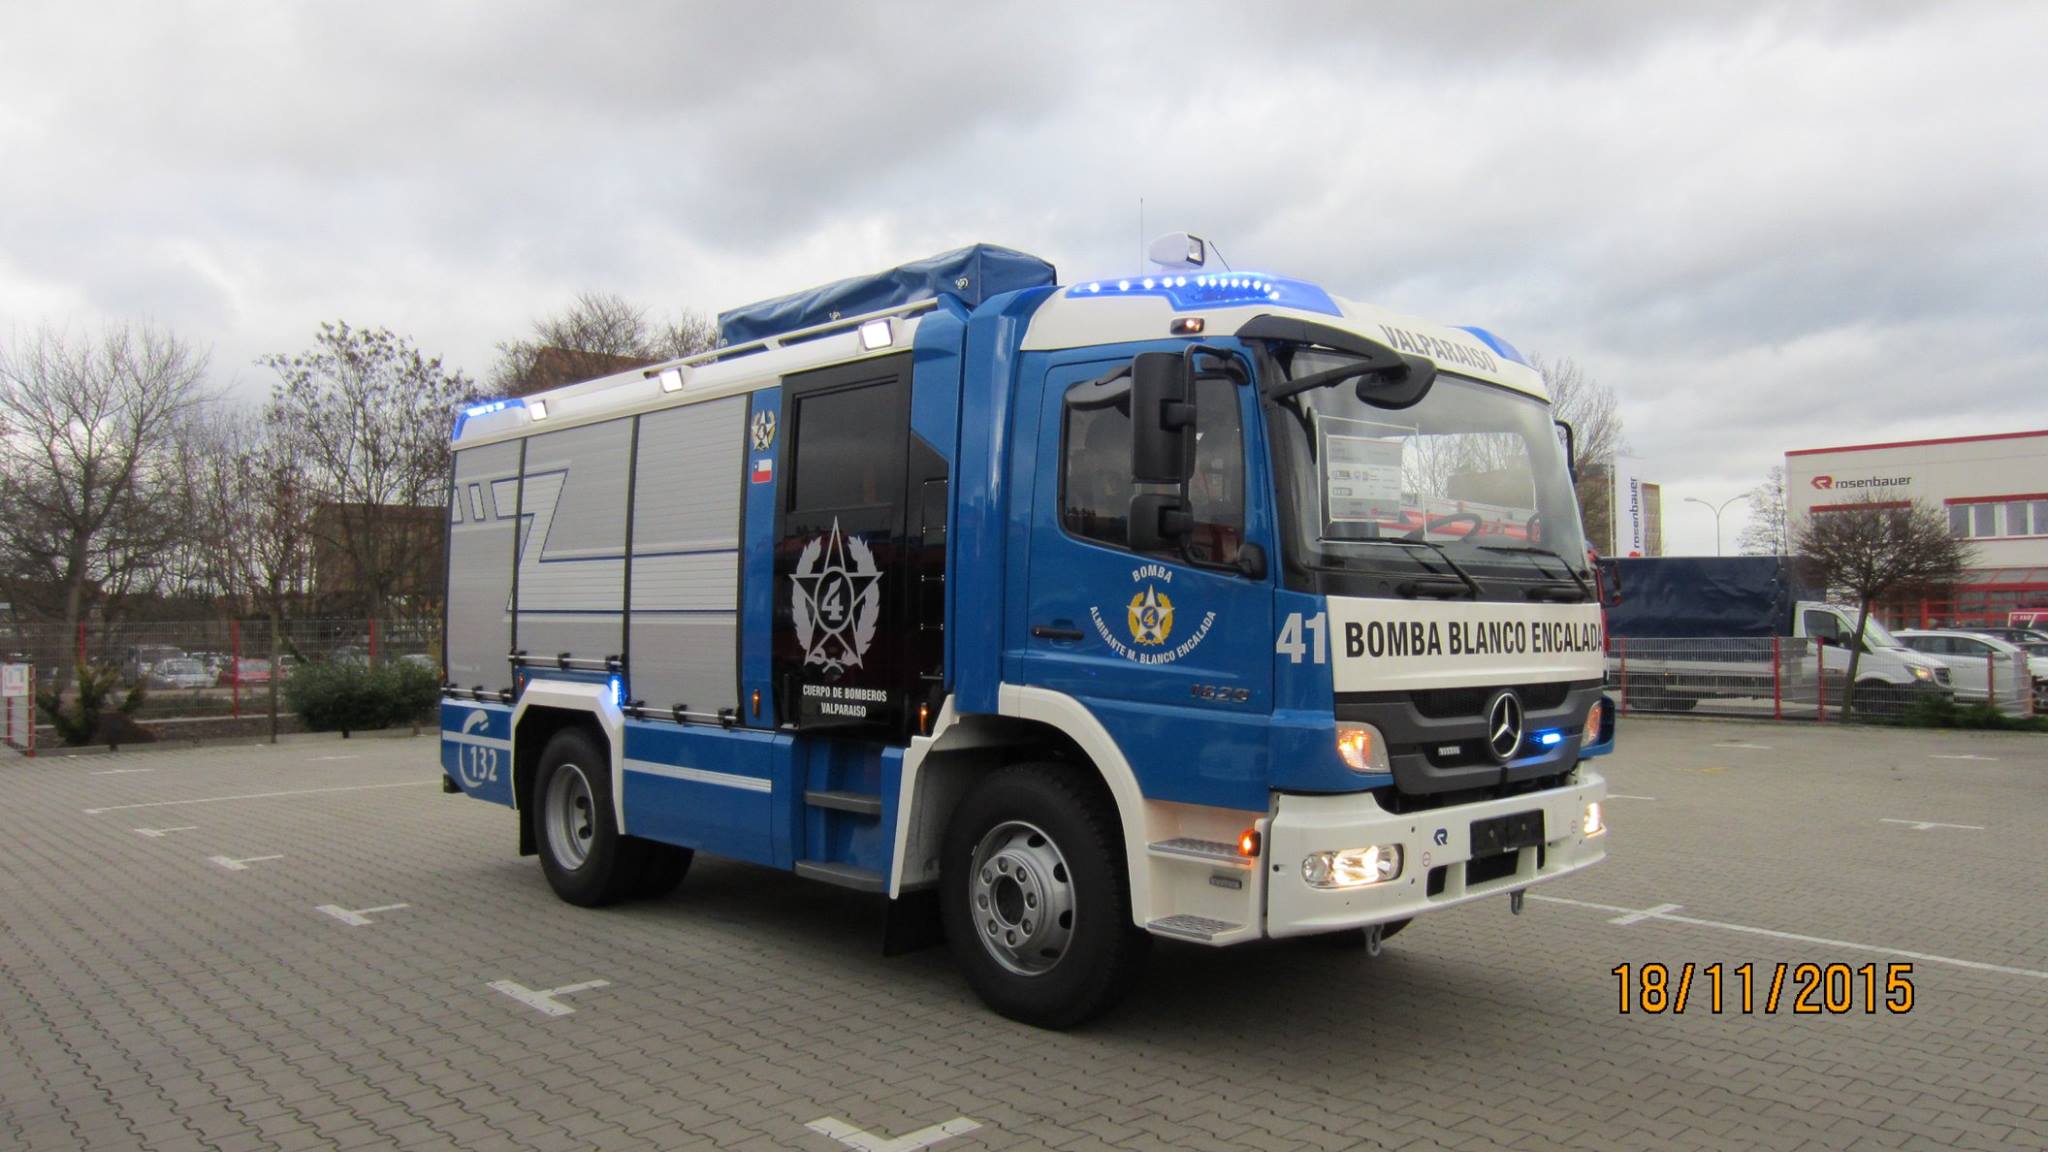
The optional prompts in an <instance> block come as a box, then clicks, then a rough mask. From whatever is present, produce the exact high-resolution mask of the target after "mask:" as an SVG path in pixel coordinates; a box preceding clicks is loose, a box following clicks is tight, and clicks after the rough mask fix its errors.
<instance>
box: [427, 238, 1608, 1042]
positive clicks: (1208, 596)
mask: <svg viewBox="0 0 2048 1152" xmlns="http://www.w3.org/2000/svg"><path fill="white" fill-rule="evenodd" d="M721 328H722V331H723V333H724V335H725V337H726V341H727V343H726V346H725V347H723V348H721V349H720V350H718V351H717V352H715V353H710V354H706V355H703V356H699V357H693V358H688V359H684V360H679V361H676V362H673V363H669V364H663V365H655V366H651V367H649V368H647V369H644V370H635V371H632V372H628V373H622V374H620V375H618V376H615V377H607V378H605V379H603V380H598V381H591V382H588V383H585V384H578V385H571V386H569V387H568V388H564V389H559V390H556V391H554V392H551V393H543V394H539V395H536V396H531V397H525V398H520V399H514V400H508V401H500V402H494V404H491V405H480V406H478V407H477V408H476V409H473V410H472V411H471V412H470V413H469V414H467V415H466V416H465V418H464V420H463V422H462V423H461V425H460V426H459V427H458V429H457V433H456V451H455V469H454V475H453V484H452V491H453V492H454V500H453V503H452V506H451V512H450V517H451V520H450V557H451V558H450V590H449V597H448V602H449V604H450V609H449V612H450V621H449V643H448V645H447V650H448V658H447V659H448V675H447V684H446V686H445V688H444V692H443V697H444V702H443V725H442V726H443V754H442V763H443V769H444V772H445V773H446V775H447V776H448V779H449V786H450V787H451V788H453V789H457V790H460V791H463V792H467V793H469V794H471V795H475V796H478V797H480V798H484V799H489V800H494V801H496V802H498V803H502V804H507V805H510V806H511V807H513V808H514V809H515V810H516V811H517V812H518V814H519V831H520V842H521V848H522V851H527V852H533V853H537V854H539V855H540V856H541V859H542V866H543V870H544V871H545V872H546V873H547V875H548V878H549V880H550V882H551V883H552V884H553V885H554V886H555V888H556V890H557V892H558V893H560V894H561V895H563V897H564V898H565V899H569V900H571V901H572V902H576V903H584V904H605V903H611V902H615V901H617V900H621V899H626V898H630V897H633V896H636V895H646V894H649V893H652V892H658V891H664V890H666V888H668V887H672V886H673V885H674V884H675V883H676V882H677V881H679V880H680V879H681V878H682V875H683V873H684V871H685V870H686V869H687V867H688V863H689V859H690V854H691V853H693V852H695V851H699V850H702V851H710V852H716V853H719V854H721V855H726V856H731V857H736V858H739V859H743V860H750V861H753V862H756V863H760V864H764V865H768V866H773V867H780V868H785V869H789V870H792V871H795V872H796V873H798V874H799V875H803V876H807V877H811V878H813V879H817V880H821V881H825V882H828V883H835V884H841V885H843V886H847V887H852V888H856V889H861V890H866V891H870V892H877V893H880V894H882V895H884V896H886V897H887V898H888V899H889V900H890V901H891V904H890V908H891V917H892V925H891V935H892V936H894V935H895V934H896V932H895V928H896V925H895V921H896V920H897V919H898V918H901V919H904V920H909V919H911V918H912V917H913V915H914V912H915V910H916V909H920V908H924V909H929V910H931V911H933V912H935V913H936V915H937V917H938V920H939V922H940V923H941V924H942V925H943V929H944V935H945V937H946V939H947V941H948V942H949V943H950V945H951V946H952V948H953V951H954V954H955V955H956V957H958V959H959V961H960V963H961V964H962V966H963V968H964V969H965V971H966V973H967V975H968V978H969V980H970V983H971V984H972V985H973V986H974V987H975V989H976V991H977V992H978V993H980V994H981V995H982V996H983V998H984V999H986V1000H987V1001H988V1002H989V1003H990V1004H991V1005H992V1006H994V1007H995V1008H996V1009H997V1010H998V1011H1001V1012H1003V1013H1004V1014H1006V1015H1010V1016H1012V1017H1015V1018H1017V1019H1021V1020H1026V1021H1029V1022H1031V1023H1035V1024H1040V1025H1044V1026H1051V1027H1062V1026H1066V1025H1069V1024H1072V1023H1075V1022H1078V1021H1080V1020H1082V1019H1085V1018H1087V1017H1088V1016H1090V1015H1092V1014H1094V1013H1095V1012H1098V1011H1100V1010H1102V1009H1103V1008H1105V1007H1107V1006H1108V1005H1109V1004H1110V1003H1113V1002H1114V1000H1115V999H1116V997H1117V996H1118V995H1119V994H1120V993H1121V992H1122V990H1123V989H1124V988H1126V987H1127V986H1128V985H1129V983H1130V982H1131V980H1133V979H1135V978H1136V974H1137V973H1138V972H1139V971H1140V970H1141V966H1142V961H1143V956H1144V953H1145V947H1146V945H1147V943H1148V942H1149V941H1150V940H1151V939H1152V938H1153V937H1170V938H1174V939H1178V940H1183V941H1189V942H1193V943H1197V944H1203V945H1209V946H1226V945H1232V944H1238V943H1242V942H1246V941H1251V940H1256V939H1260V938H1267V937H1287V936H1303V935H1314V934H1324V933H1335V932H1347V933H1356V934H1359V935H1362V936H1363V937H1364V938H1365V939H1366V941H1367V942H1368V944H1369V945H1370V946H1371V948H1372V949H1374V950H1376V949H1377V947H1378V945H1379V943H1380V942H1381V941H1382V940H1383V939H1385V938H1386V937H1387V936H1390V935H1391V934H1392V933H1393V932H1395V931H1398V930H1400V929H1401V928H1402V927H1403V926H1405V925H1406V924H1407V923H1408V922H1409V921H1410V920H1412V919H1413V918H1414V917H1416V916H1418V915H1421V914H1423V913H1426V912H1430V911H1434V910H1438V909H1441V908H1446V907H1450V906H1454V905H1457V904H1459V903H1462V902H1465V901H1469V900H1474V899H1479V898H1481V897H1484V896H1488V895H1507V896H1510V897H1512V898H1513V900H1514V902H1515V904H1516V907H1517V908H1518V909H1519V907H1520V894H1521V893H1522V892H1523V891H1524V890H1526V889H1527V888H1528V887H1529V886H1531V885H1533V884H1537V883H1543V882H1548V881H1550V880H1553V879H1556V878H1558V877H1561V876H1564V875H1568V874H1570V873H1572V872H1574V871H1577V870H1579V869H1581V868H1584V867H1586V866H1588V865H1590V864H1593V863H1595V862H1597V861H1598V860H1600V859H1601V858H1602V857H1603V856H1604V854H1605V840H1604V833H1605V831H1606V825H1605V821H1604V818H1603V816H1602V811H1601V802H1602V800H1603V798H1604V794H1605V783H1604V781H1603V780H1602V779H1601V777H1600V776H1599V774H1598V773H1596V772H1594V771H1593V770H1592V768H1591V766H1590V764H1589V763H1588V761H1589V760H1590V759H1591V758H1593V757H1596V756H1598V755H1601V754H1603V753H1605V752H1607V751H1609V750H1610V749H1611V748H1612V746H1613V739H1614V710H1613V708H1612V707H1611V706H1609V704H1608V703H1607V701H1606V700H1605V699H1604V697H1603V690H1602V667H1603V665H1602V650H1603V637H1602V634H1601V614H1600V606H1599V604H1598V603H1597V602H1596V598H1595V595H1594V592H1593V589H1592V585H1591V573H1590V571H1589V569H1588V566H1587V564H1586V561H1585V555H1586V551H1585V547H1584V543H1583V538H1582V534H1581V530H1580V525H1579V516H1578V509H1577V505H1576V502H1575V499H1574V496H1573V492H1572V486H1571V460H1570V452H1569V433H1568V430H1561V429H1560V428H1559V427H1558V426H1557V425H1556V424H1555V422H1554V420H1553V417H1552V414H1551V411H1550V408H1549V404H1548V400H1547V398H1546V396H1545V394H1544V390H1543V382H1542V380H1541V378H1540V376H1539V375H1538V374H1537V373H1536V372H1535V371H1534V370H1533V369H1532V368H1531V367H1530V366H1529V365H1528V364H1527V363H1526V362H1525V361H1524V360H1523V358H1522V357H1521V356H1520V355H1519V353H1517V352H1516V351H1515V350H1514V348H1513V347H1512V345H1509V344H1508V343H1506V342H1505V341H1503V340H1501V339H1499V338H1498V337H1495V336H1493V335H1492V334H1490V333H1487V332H1485V331H1484V330H1481V329H1476V328H1453V327H1447V326H1442V325H1436V324H1432V323H1429V322H1426V321H1422V320H1418V319H1415V318H1412V317H1406V316H1401V315H1398V314H1395V313H1390V312H1386V311H1384V310H1380V309H1376V308H1373V307H1370V306H1367V305H1362V304H1358V303H1354V302H1351V301H1346V300H1342V299H1339V298H1336V297H1333V296H1331V295H1330V294H1329V293H1327V292H1325V291H1324V290H1323V289H1322V288H1320V287H1318V286H1316V285H1313V284H1309V283H1306V282H1303V281H1298V280H1292V279H1288V278H1285V277H1277V276H1266V275H1259V274H1247V273H1227V274H1217V273H1210V272H1203V271H1200V270H1198V269H1193V268H1187V269H1179V270H1169V271H1166V272H1161V273H1155V274H1153V275H1151V276H1134V277H1129V278H1119V279H1115V280H1089V281H1083V282H1078V283H1074V284H1069V285H1061V284H1058V283H1056V282H1055V280H1054V278H1053V277H1052V275H1051V269H1050V267H1049V266H1045V265H1043V264H1042V262H1037V261H1035V260H1033V259H1032V258H1030V257H1026V256H1023V254H1021V253H1014V252H1010V251H1008V250H1003V249H990V248H985V247H983V248H975V249H967V250H962V251H961V252H957V253H948V254H945V255H943V256H941V257H935V258H933V259H932V260H930V261H924V262H920V263H919V264H917V265H911V266H906V267H905V268H901V269H895V270H891V271H890V272H889V273H885V274H881V275H878V276H876V277H868V278H857V279H856V280H853V281H843V282H840V283H838V284H834V285H827V286H825V287H823V288H820V289H815V290H812V291H810V292H807V293H799V294H797V295H795V296H792V297H786V298H781V299H778V300H774V301H766V302H762V303H761V304H757V305H750V306H747V307H745V308H741V309H735V310H733V311H732V312H729V313H727V314H725V315H724V316H722V317H721ZM1561 431H1562V432H1563V434H1562V435H1561V434H1560V433H1561ZM911 934H913V933H911V931H910V930H909V929H906V930H905V935H906V936H908V935H911Z"/></svg>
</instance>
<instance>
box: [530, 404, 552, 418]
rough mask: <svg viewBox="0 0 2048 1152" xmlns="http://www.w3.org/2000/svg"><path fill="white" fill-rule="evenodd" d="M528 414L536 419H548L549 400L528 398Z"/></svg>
mask: <svg viewBox="0 0 2048 1152" xmlns="http://www.w3.org/2000/svg"><path fill="white" fill-rule="evenodd" d="M526 414H527V415H528V416H531V417H532V418H534V419H535V420H545V419H547V418H548V402H547V401H545V400H528V401H527V402H526Z"/></svg>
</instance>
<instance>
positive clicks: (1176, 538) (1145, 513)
mask: <svg viewBox="0 0 2048 1152" xmlns="http://www.w3.org/2000/svg"><path fill="white" fill-rule="evenodd" d="M1127 524H1128V527H1127V528H1126V529H1125V531H1126V532H1127V533H1128V534H1129V537H1130V545H1131V551H1133V552H1158V551H1161V550H1165V551H1177V550H1179V548H1180V546H1181V543H1182V542H1183V541H1185V540H1187V539H1188V538H1189V537H1190V536H1193V535H1194V534H1195V517H1194V513H1192V512H1191V511H1189V509H1188V502H1187V501H1185V500H1183V499H1181V498H1180V497H1179V496H1178V495H1176V494H1174V493H1171V492H1147V493H1144V494H1143V495H1139V496H1133V497H1131V514H1130V520H1129V521H1128V522H1127Z"/></svg>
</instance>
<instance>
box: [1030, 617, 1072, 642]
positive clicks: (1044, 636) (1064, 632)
mask: <svg viewBox="0 0 2048 1152" xmlns="http://www.w3.org/2000/svg"><path fill="white" fill-rule="evenodd" d="M1060 623H1062V624H1064V623H1066V621H1064V620H1062V621H1060ZM1031 634H1032V635H1033V636H1036V637H1038V638H1039V639H1041V640H1051V641H1053V642H1054V643H1056V644H1078V643H1080V642H1081V640H1082V639H1083V634H1082V632H1081V630H1080V629H1079V628H1057V627H1053V626H1052V625H1048V624H1033V625H1032V626H1031Z"/></svg>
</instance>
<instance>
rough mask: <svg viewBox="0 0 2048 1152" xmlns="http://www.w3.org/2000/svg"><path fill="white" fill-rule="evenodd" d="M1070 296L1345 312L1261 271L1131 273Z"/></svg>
mask: <svg viewBox="0 0 2048 1152" xmlns="http://www.w3.org/2000/svg"><path fill="white" fill-rule="evenodd" d="M1067 295H1068V296H1070V297H1081V298H1087V297H1091V296H1094V297H1101V296H1161V297H1164V298H1165V299H1166V302H1167V303H1168V304H1170V305H1172V307H1173V310H1174V311H1176V312H1189V311H1193V310H1194V309H1197V308H1241V307H1244V306H1246V305H1249V304H1272V305H1275V306H1277V307H1281V308H1299V309H1302V310H1303V311H1308V312H1321V313H1323V314H1325V315H1328V316H1341V315H1343V312H1342V311H1341V310H1339V309H1338V307H1337V302H1336V301H1335V300H1332V299H1330V294H1329V293H1328V292H1325V291H1323V290H1322V289H1321V288H1318V287H1316V286H1315V285H1314V284H1310V283H1308V282H1307V281H1305V280H1290V279H1288V278H1287V277H1285V276H1267V275H1265V274H1263V273H1259V272H1216V273H1203V274H1201V275H1198V276H1188V275H1184V274H1182V273H1179V272H1173V273H1167V274H1165V275H1157V276H1131V277H1123V278H1119V279H1116V280H1090V281H1088V282H1087V283H1085V284H1076V285H1074V286H1073V287H1072V288H1069V289H1067Z"/></svg>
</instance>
